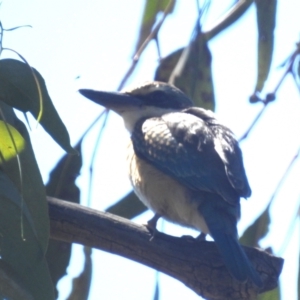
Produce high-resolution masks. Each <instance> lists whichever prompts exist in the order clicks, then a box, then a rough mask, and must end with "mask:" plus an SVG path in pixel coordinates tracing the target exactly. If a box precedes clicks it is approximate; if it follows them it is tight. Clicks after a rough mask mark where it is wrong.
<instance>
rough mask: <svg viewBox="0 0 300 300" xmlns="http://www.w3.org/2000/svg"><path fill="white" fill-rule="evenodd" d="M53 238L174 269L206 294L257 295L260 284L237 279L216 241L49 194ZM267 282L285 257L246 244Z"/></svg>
mask: <svg viewBox="0 0 300 300" xmlns="http://www.w3.org/2000/svg"><path fill="white" fill-rule="evenodd" d="M48 203H49V215H50V219H51V238H53V239H57V240H63V241H67V242H72V243H79V244H82V245H86V246H90V247H93V248H97V249H100V250H104V251H107V252H110V253H113V254H117V255H121V256H123V257H126V258H129V259H131V260H134V261H136V262H139V263H141V264H144V265H146V266H148V267H151V268H153V269H155V270H158V271H161V272H163V273H165V274H167V275H170V276H172V277H174V278H176V279H178V280H179V281H181V282H182V283H184V284H185V285H187V286H188V287H189V288H191V289H192V290H193V291H195V293H197V294H198V295H201V296H202V297H204V298H206V299H222V300H226V299H231V300H234V299H239V300H241V299H255V296H256V295H257V294H258V291H257V289H256V287H255V286H254V285H253V284H252V283H251V282H248V283H246V284H240V283H239V282H237V281H235V280H234V279H233V278H232V277H231V276H230V275H229V273H228V271H227V269H226V267H225V266H224V264H223V262H222V260H221V258H220V255H219V252H218V250H217V248H216V246H215V244H214V243H213V242H204V241H197V240H195V239H193V238H177V237H172V236H169V235H166V234H163V233H157V234H156V235H155V237H154V238H153V239H151V233H150V232H149V231H148V230H147V228H146V227H145V226H143V225H139V224H136V223H133V222H131V221H129V220H127V219H124V218H121V217H118V216H115V215H112V214H109V213H105V212H100V211H96V210H93V209H90V208H87V207H83V206H80V205H78V204H74V203H70V202H66V201H61V200H58V199H54V198H50V197H48ZM244 249H245V251H246V253H247V255H248V257H249V259H250V260H251V261H252V263H253V265H254V266H255V268H256V270H257V271H258V272H259V273H260V274H261V278H262V280H263V282H264V288H263V290H261V291H260V293H261V292H264V291H267V290H271V289H273V288H275V287H276V286H277V279H278V276H279V274H280V272H281V269H282V266H283V260H282V259H281V258H278V257H275V256H272V255H270V254H268V253H266V252H264V251H260V250H258V249H254V248H248V247H244Z"/></svg>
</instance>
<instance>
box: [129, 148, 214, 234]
mask: <svg viewBox="0 0 300 300" xmlns="http://www.w3.org/2000/svg"><path fill="white" fill-rule="evenodd" d="M127 162H128V167H129V179H130V181H131V184H132V186H133V188H134V191H135V193H136V194H137V196H138V197H139V199H140V200H141V201H142V202H143V203H144V204H145V205H146V206H147V207H149V208H150V209H151V210H152V211H154V212H155V213H158V214H160V215H161V216H162V217H164V218H166V219H167V220H169V221H172V222H174V223H178V224H180V225H183V226H187V227H191V228H195V229H198V230H200V231H201V232H204V233H208V232H209V230H208V228H207V225H206V223H205V221H204V219H203V217H202V215H201V214H200V213H199V211H198V209H197V207H198V205H199V204H198V203H197V201H196V200H192V199H191V197H190V195H189V191H188V189H187V188H186V187H184V186H183V185H182V184H180V183H178V182H177V181H176V180H174V179H172V178H171V177H170V176H167V175H165V174H164V173H162V172H161V171H159V170H158V169H156V168H155V167H153V166H151V165H150V164H149V163H147V162H146V161H144V160H143V159H140V158H138V157H137V156H136V155H135V153H134V149H133V145H132V143H131V142H130V143H129V145H128V151H127Z"/></svg>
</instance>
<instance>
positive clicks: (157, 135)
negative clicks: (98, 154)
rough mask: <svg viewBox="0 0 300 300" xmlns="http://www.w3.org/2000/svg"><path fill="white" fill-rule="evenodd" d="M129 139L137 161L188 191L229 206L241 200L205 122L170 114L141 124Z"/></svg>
mask: <svg viewBox="0 0 300 300" xmlns="http://www.w3.org/2000/svg"><path fill="white" fill-rule="evenodd" d="M131 138H132V142H133V145H134V149H135V151H136V154H137V155H138V156H139V157H141V158H143V159H145V160H146V161H148V162H150V163H151V164H153V165H155V166H156V167H157V168H158V169H159V170H161V171H162V172H164V173H166V174H168V175H170V176H171V177H173V178H175V179H176V180H178V181H179V182H180V183H182V184H184V185H186V186H188V187H189V188H191V189H193V190H196V191H197V190H201V191H208V192H213V193H217V194H219V195H221V196H222V198H223V199H225V200H226V201H227V202H229V203H232V204H235V203H237V202H238V201H239V197H240V196H243V195H241V193H240V190H239V189H236V188H235V186H234V185H233V184H232V182H231V181H232V180H231V179H230V176H228V171H226V168H227V169H228V167H227V166H226V163H224V157H226V155H224V157H222V156H221V155H220V153H219V152H220V150H218V148H217V147H216V145H217V142H218V139H220V140H221V139H222V136H218V135H216V134H215V132H214V131H213V130H212V129H211V128H210V126H209V124H208V123H207V121H206V120H203V119H202V118H200V117H198V116H196V115H193V114H191V113H184V112H174V113H169V114H166V115H163V116H162V117H160V118H151V119H146V120H140V121H139V122H137V124H136V127H135V130H134V131H133V134H132V136H131ZM221 146H222V145H221ZM216 148H217V149H216ZM221 154H222V153H221ZM240 164H242V162H240ZM228 165H230V162H229V164H228ZM229 169H230V168H229ZM235 176H236V174H235Z"/></svg>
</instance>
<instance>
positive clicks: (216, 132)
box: [184, 107, 251, 198]
mask: <svg viewBox="0 0 300 300" xmlns="http://www.w3.org/2000/svg"><path fill="white" fill-rule="evenodd" d="M184 112H186V113H190V114H193V115H195V116H197V117H199V118H201V119H202V120H204V121H205V123H206V125H207V126H208V127H209V128H210V130H211V132H212V135H213V139H214V147H215V150H216V152H217V153H218V155H219V157H220V158H221V160H222V162H223V164H224V167H225V172H226V175H227V178H228V180H229V182H230V183H231V185H232V187H233V188H234V189H235V190H236V191H237V192H238V194H239V195H240V196H241V197H245V198H247V197H250V195H251V189H250V186H249V183H248V179H247V176H246V173H245V169H244V164H243V157H242V152H241V149H240V147H239V145H238V142H237V140H236V139H235V137H234V135H233V133H232V131H231V130H230V129H229V128H227V127H226V126H224V125H221V124H220V123H219V122H218V121H217V119H216V118H215V115H214V113H213V112H211V111H207V110H204V109H202V108H199V107H191V108H188V109H186V110H184Z"/></svg>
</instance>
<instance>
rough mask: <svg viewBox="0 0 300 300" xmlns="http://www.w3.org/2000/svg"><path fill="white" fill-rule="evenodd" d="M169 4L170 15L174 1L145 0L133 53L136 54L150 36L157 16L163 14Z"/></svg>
mask: <svg viewBox="0 0 300 300" xmlns="http://www.w3.org/2000/svg"><path fill="white" fill-rule="evenodd" d="M169 3H170V5H171V7H170V9H169V13H172V11H173V9H174V6H175V3H176V0H147V1H146V2H145V7H144V13H143V17H142V24H141V27H140V30H139V37H138V41H137V44H136V47H135V52H137V50H138V49H139V48H140V47H141V45H142V43H143V42H144V41H145V40H146V38H147V37H148V35H149V34H150V32H151V29H152V27H153V25H154V24H155V22H156V17H157V15H158V14H159V13H161V12H164V11H165V9H166V8H167V6H168V5H169Z"/></svg>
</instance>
